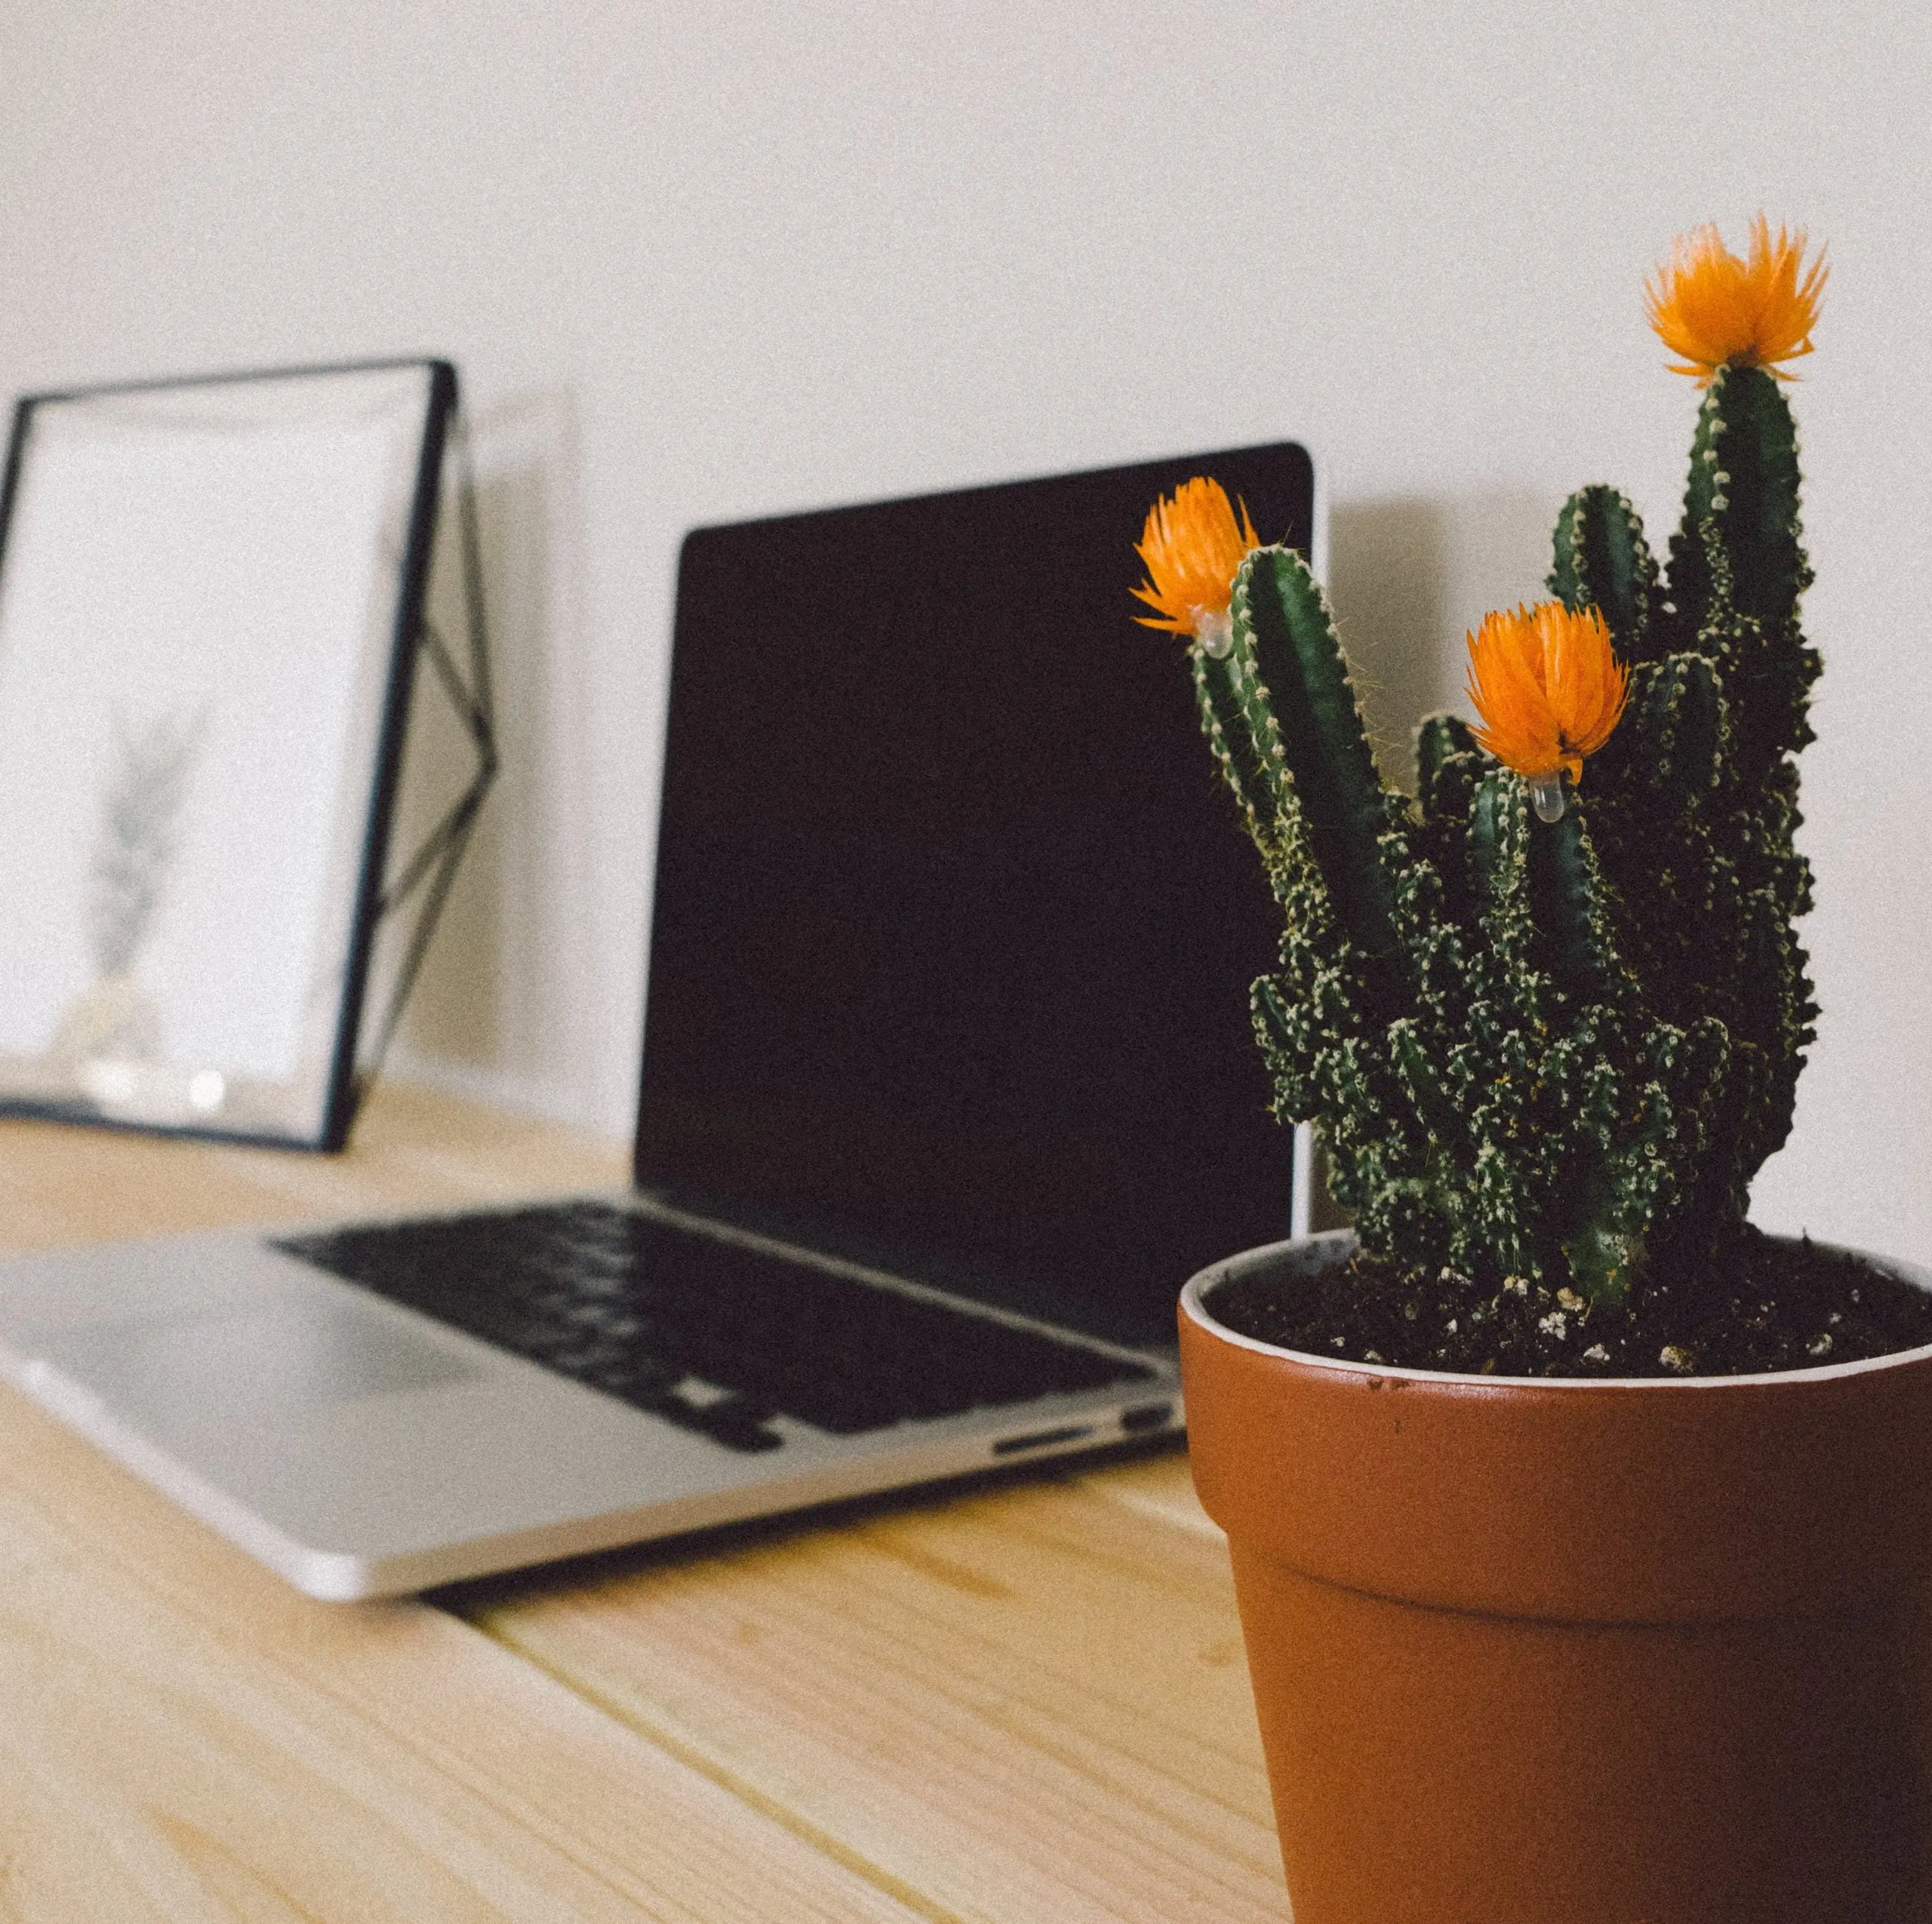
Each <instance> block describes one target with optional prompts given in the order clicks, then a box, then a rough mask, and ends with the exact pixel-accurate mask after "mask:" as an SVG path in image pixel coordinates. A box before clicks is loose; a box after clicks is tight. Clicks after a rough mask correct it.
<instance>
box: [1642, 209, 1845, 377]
mask: <svg viewBox="0 0 1932 1924" xmlns="http://www.w3.org/2000/svg"><path fill="white" fill-rule="evenodd" d="M1827 271H1828V270H1827V269H1826V266H1825V257H1824V254H1823V251H1822V250H1821V251H1820V254H1819V255H1818V257H1817V260H1814V261H1813V262H1812V263H1811V264H1810V266H1809V267H1808V268H1807V267H1806V266H1805V265H1804V230H1803V229H1799V230H1798V232H1796V233H1795V234H1787V233H1786V232H1785V230H1784V229H1783V227H1780V228H1779V229H1778V231H1777V238H1776V239H1775V240H1774V239H1773V238H1772V237H1771V230H1770V223H1768V222H1767V220H1765V218H1764V216H1763V215H1762V214H1759V215H1758V217H1757V218H1756V220H1754V221H1752V223H1751V252H1750V255H1749V258H1748V259H1746V260H1739V259H1738V257H1737V255H1736V254H1733V253H1732V252H1731V251H1730V249H1729V248H1727V247H1726V246H1725V245H1724V242H1723V241H1721V240H1720V239H1719V238H1718V230H1717V229H1715V227H1709V226H1706V227H1698V228H1694V229H1692V231H1691V232H1690V233H1688V234H1682V235H1678V238H1677V241H1676V242H1675V244H1674V245H1673V246H1672V248H1671V250H1670V265H1669V267H1667V268H1660V269H1658V271H1657V273H1656V274H1655V275H1653V276H1652V277H1651V279H1650V280H1649V281H1647V282H1646V283H1645V285H1644V293H1645V295H1646V297H1647V302H1646V305H1647V307H1648V309H1649V312H1650V318H1651V326H1652V327H1654V328H1655V329H1656V330H1657V333H1658V334H1659V336H1660V337H1661V339H1662V340H1663V344H1664V346H1666V347H1667V348H1669V349H1670V351H1671V352H1672V353H1673V354H1679V355H1682V356H1683V357H1684V358H1683V359H1682V361H1676V362H1673V363H1672V365H1671V372H1672V373H1675V374H1694V375H1696V376H1697V381H1698V385H1699V386H1709V384H1710V382H1711V380H1712V377H1714V376H1715V374H1716V373H1717V371H1718V369H1719V368H1720V367H1726V366H1730V367H1767V368H1769V369H1770V371H1771V372H1772V373H1774V374H1775V375H1776V376H1777V377H1778V379H1779V380H1781V381H1788V380H1791V379H1792V376H1791V375H1789V374H1788V373H1786V371H1785V370H1784V369H1783V368H1782V367H1780V366H1779V365H1778V363H1779V362H1780V361H1791V360H1795V358H1797V357H1798V355H1801V354H1809V353H1810V352H1811V330H1812V327H1814V324H1816V323H1817V318H1818V299H1819V297H1820V295H1821V294H1823V292H1824V289H1825V276H1826V272H1827ZM1801 275H1802V278H1800V276H1801Z"/></svg>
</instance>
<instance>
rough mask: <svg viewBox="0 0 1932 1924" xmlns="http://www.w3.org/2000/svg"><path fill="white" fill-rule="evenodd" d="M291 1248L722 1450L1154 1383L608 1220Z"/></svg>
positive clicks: (456, 1221) (471, 1225)
mask: <svg viewBox="0 0 1932 1924" xmlns="http://www.w3.org/2000/svg"><path fill="white" fill-rule="evenodd" d="M276 1247H277V1248H278V1249H282V1250H284V1251H285V1252H287V1253H288V1254H289V1255H291V1256H296V1257H298V1258H299V1259H301V1260H302V1261H303V1262H309V1263H312V1264H313V1265H315V1267H317V1268H320V1269H324V1270H326V1271H328V1272H329V1273H330V1274H332V1275H335V1276H338V1277H342V1278H343V1279H344V1280H346V1281H349V1282H351V1283H357V1284H359V1285H360V1286H361V1287H363V1288H365V1289H369V1290H371V1291H373V1292H374V1293H375V1294H376V1295H380V1296H383V1297H386V1298H387V1299H389V1301H391V1302H398V1303H403V1304H405V1305H408V1307H409V1308H412V1309H417V1310H420V1311H423V1313H424V1314H427V1315H429V1316H432V1317H435V1318H436V1319H437V1320H438V1321H440V1322H443V1323H448V1324H450V1325H451V1326H453V1327H454V1328H457V1329H462V1330H464V1331H466V1332H467V1333H469V1335H475V1336H478V1337H481V1339H483V1340H484V1341H485V1342H490V1343H494V1344H495V1345H497V1347H498V1348H503V1349H506V1350H509V1351H511V1352H512V1354H515V1355H518V1356H521V1357H527V1358H528V1360H531V1362H534V1363H540V1364H542V1365H543V1366H544V1367H546V1368H547V1369H554V1370H555V1371H556V1372H558V1374H560V1375H565V1376H568V1377H570V1378H572V1379H573V1380H574V1381H576V1382H582V1383H583V1384H585V1385H587V1386H588V1387H589V1388H592V1389H596V1390H600V1391H603V1392H604V1393H605V1394H606V1395H609V1396H614V1397H620V1398H621V1399H622V1400H623V1401H625V1402H626V1403H630V1404H632V1406H634V1407H635V1408H638V1409H645V1410H648V1411H650V1412H651V1413H652V1414H654V1415H657V1416H660V1417H663V1418H665V1419H666V1420H667V1421H670V1422H673V1423H676V1424H678V1425H681V1427H683V1428H687V1429H690V1430H694V1431H697V1432H699V1433H700V1434H703V1435H705V1436H708V1437H711V1438H712V1440H714V1441H715V1442H718V1443H722V1444H724V1446H726V1447H727V1448H728V1449H738V1450H744V1451H748V1452H749V1451H759V1450H768V1449H777V1448H778V1447H779V1446H780V1445H781V1443H783V1437H782V1435H781V1434H780V1432H779V1431H777V1430H775V1429H774V1428H771V1418H773V1417H774V1416H777V1415H783V1416H786V1417H789V1418H792V1419H793V1420H794V1421H798V1422H800V1423H803V1424H805V1425H809V1426H810V1427H811V1428H814V1429H818V1430H823V1431H828V1432H829V1433H831V1434H834V1435H838V1436H857V1435H860V1434H864V1433H866V1432H867V1431H875V1430H881V1429H886V1428H890V1427H891V1426H892V1425H894V1424H896V1423H898V1422H901V1421H905V1420H906V1419H908V1418H934V1417H941V1416H949V1415H959V1414H961V1413H963V1412H965V1411H967V1410H970V1409H978V1408H984V1407H989V1406H998V1405H1001V1404H1004V1403H1021V1402H1026V1401H1028V1400H1031V1399H1032V1397H1037V1396H1041V1395H1045V1394H1051V1393H1052V1392H1054V1391H1064V1390H1079V1389H1088V1388H1100V1387H1102V1386H1103V1385H1107V1384H1109V1383H1115V1382H1139V1381H1143V1380H1145V1379H1146V1378H1149V1377H1151V1376H1152V1375H1153V1374H1154V1372H1152V1370H1150V1369H1147V1368H1146V1367H1145V1366H1143V1365H1140V1364H1138V1363H1133V1362H1131V1361H1128V1360H1125V1359H1123V1358H1119V1357H1111V1356H1109V1355H1106V1354H1104V1353H1103V1352H1101V1351H1095V1350H1091V1349H1088V1348H1084V1347H1083V1346H1081V1345H1078V1344H1074V1343H1066V1342H1060V1341H1059V1340H1057V1339H1055V1338H1054V1337H1052V1336H1051V1335H1046V1334H1044V1332H1036V1331H1034V1330H1031V1329H1021V1328H1017V1327H1015V1326H1014V1325H1012V1324H1010V1323H1002V1322H999V1321H998V1320H995V1319H993V1318H991V1317H983V1316H977V1315H974V1314H973V1313H972V1312H971V1311H968V1310H964V1309H954V1308H950V1307H949V1306H948V1305H945V1304H943V1303H937V1302H929V1301H928V1300H927V1299H924V1298H921V1297H916V1296H911V1295H902V1294H900V1292H897V1291H896V1290H893V1289H884V1288H881V1287H879V1286H877V1285H875V1284H872V1283H866V1282H864V1281H863V1280H860V1279H858V1278H857V1277H848V1276H844V1275H841V1274H836V1273H835V1272H833V1271H828V1270H824V1269H820V1268H817V1266H816V1265H812V1264H810V1263H804V1262H790V1261H787V1260H786V1259H783V1258H782V1257H780V1256H772V1255H768V1254H767V1253H765V1252H763V1251H761V1250H758V1249H748V1248H746V1247H745V1246H743V1245H741V1244H739V1243H732V1242H728V1241H726V1240H723V1239H721V1238H718V1237H709V1236H706V1235H703V1234H700V1233H698V1232H697V1231H692V1230H688V1229H685V1228H680V1227H678V1226H677V1225H672V1224H668V1223H663V1222H658V1221H657V1220H655V1219H653V1218H651V1217H649V1216H641V1215H639V1214H637V1213H635V1212H632V1211H629V1210H626V1209H618V1208H616V1207H614V1206H612V1205H611V1204H608V1203H591V1202H582V1201H574V1202H569V1203H549V1204H538V1205H536V1206H531V1207H526V1208H523V1209H511V1210H504V1211H498V1212H490V1213H488V1214H485V1215H480V1216H457V1217H445V1218H441V1219H429V1220H426V1221H423V1222H404V1223H387V1224H377V1225H364V1226H361V1227H356V1228H344V1229H337V1230H328V1231H321V1232H320V1233H318V1234H310V1235H302V1236H294V1237H287V1238H285V1239H283V1240H281V1241H279V1242H278V1243H277V1244H276Z"/></svg>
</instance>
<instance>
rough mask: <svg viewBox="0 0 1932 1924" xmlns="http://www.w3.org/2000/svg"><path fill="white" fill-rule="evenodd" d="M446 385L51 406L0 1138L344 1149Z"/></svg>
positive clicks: (13, 700) (178, 393)
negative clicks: (149, 1139) (69, 1133)
mask: <svg viewBox="0 0 1932 1924" xmlns="http://www.w3.org/2000/svg"><path fill="white" fill-rule="evenodd" d="M455 403H456V377H455V372H454V369H453V368H452V367H451V366H450V365H449V364H448V363H447V362H445V361H429V360H423V361H394V362H380V363H370V364H361V365H356V366H349V367H323V368H311V369H297V370H282V371H278V372H275V373H263V374H253V375H245V376H229V377H217V378H214V379H210V380H183V381H167V382H156V383H143V384H140V385H132V386H119V387H108V388H97V389H87V390H83V391H79V392H72V393H65V394H48V395H32V396H29V397H28V398H26V399H24V400H23V401H20V404H19V405H18V407H17V410H16V413H15V416H14V432H13V438H12V442H11V447H10V449H9V452H8V463H7V469H6V475H5V484H4V493H3V494H0V1111H13V1112H14V1113H23V1112H24V1113H30V1114H51V1115H56V1116H60V1117H66V1118H69V1119H72V1120H94V1121H101V1122H107V1123H122V1124H128V1125H134V1126H143V1127H153V1128H162V1129H168V1130H189V1131H193V1132H195V1133H211V1134H215V1135H220V1136H227V1137H232V1138H239V1139H248V1140H255V1141H269V1142H283V1143H288V1144H295V1145H306V1146H309V1147H312V1148H339V1147H340V1145H341V1143H342V1141H343V1138H344V1136H346V1132H347V1130H348V1126H349V1120H350V1117H351V1114H352V1109H353V1105H354V1099H355V1051H356V1032H357V1028H358V1022H359V1019H360V1017H361V1003H362V998H363V991H364V985H365V981H366V979H367V975H368V960H369V953H370V946H371V940H372V937H373V933H374V924H375V921H376V918H377V911H378V908H379V906H380V902H381V899H382V894H381V892H382V885H383V865H384V862H385V860H386V847H387V842H388V831H389V816H390V813H391V808H392V801H393V798H394V793H395V785H396V779H397V773H398V765H399V762H400V758H401V741H402V730H403V726H404V723H405V718H406V715H407V713H408V705H409V698H410V690H411V679H412V676H413V672H414V662H415V659H416V654H417V638H418V635H419V632H420V624H421V622H422V619H423V594H424V588H425V582H426V576H427V572H428V565H429V552H430V545H431V542H432V537H433V534H434V527H435V515H436V509H437V501H438V491H439V482H440V478H441V464H442V457H443V448H444V442H445V436H446V433H447V432H448V426H449V423H450V420H451V416H452V413H453V411H454V407H455Z"/></svg>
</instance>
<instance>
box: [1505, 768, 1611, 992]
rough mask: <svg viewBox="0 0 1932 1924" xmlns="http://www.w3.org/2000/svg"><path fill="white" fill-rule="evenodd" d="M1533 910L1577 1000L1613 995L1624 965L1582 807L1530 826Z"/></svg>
mask: <svg viewBox="0 0 1932 1924" xmlns="http://www.w3.org/2000/svg"><path fill="white" fill-rule="evenodd" d="M1529 831H1530V844H1529V864H1528V871H1529V874H1528V879H1529V887H1530V899H1531V905H1532V908H1531V913H1532V914H1533V915H1534V918H1535V921H1536V925H1537V933H1538V935H1539V936H1540V939H1541V948H1542V951H1543V955H1544V957H1545V958H1546V964H1547V967H1548V968H1549V973H1550V976H1551V978H1552V980H1553V981H1554V982H1555V985H1556V986H1557V988H1559V989H1561V991H1563V993H1564V994H1566V995H1567V996H1568V997H1571V1000H1573V1001H1575V1002H1579V1003H1583V1002H1600V1001H1607V1000H1611V999H1612V998H1613V997H1615V996H1616V994H1617V991H1618V989H1619V988H1620V985H1621V982H1620V979H1621V978H1622V976H1623V965H1622V964H1621V962H1620V960H1619V958H1618V956H1617V951H1616V948H1615V945H1614V941H1613V938H1612V936H1611V931H1610V917H1609V914H1608V912H1607V905H1606V904H1605V902H1604V887H1603V878H1602V876H1601V873H1600V872H1599V871H1598V867H1597V859H1596V852H1595V850H1594V849H1592V847H1591V846H1590V840H1589V831H1588V830H1587V828H1586V827H1585V825H1584V822H1583V810H1582V808H1581V807H1580V806H1573V807H1569V808H1567V809H1565V810H1564V812H1563V814H1562V816H1561V819H1560V820H1558V821H1555V822H1540V821H1534V820H1532V821H1531V823H1530V824H1529Z"/></svg>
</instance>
